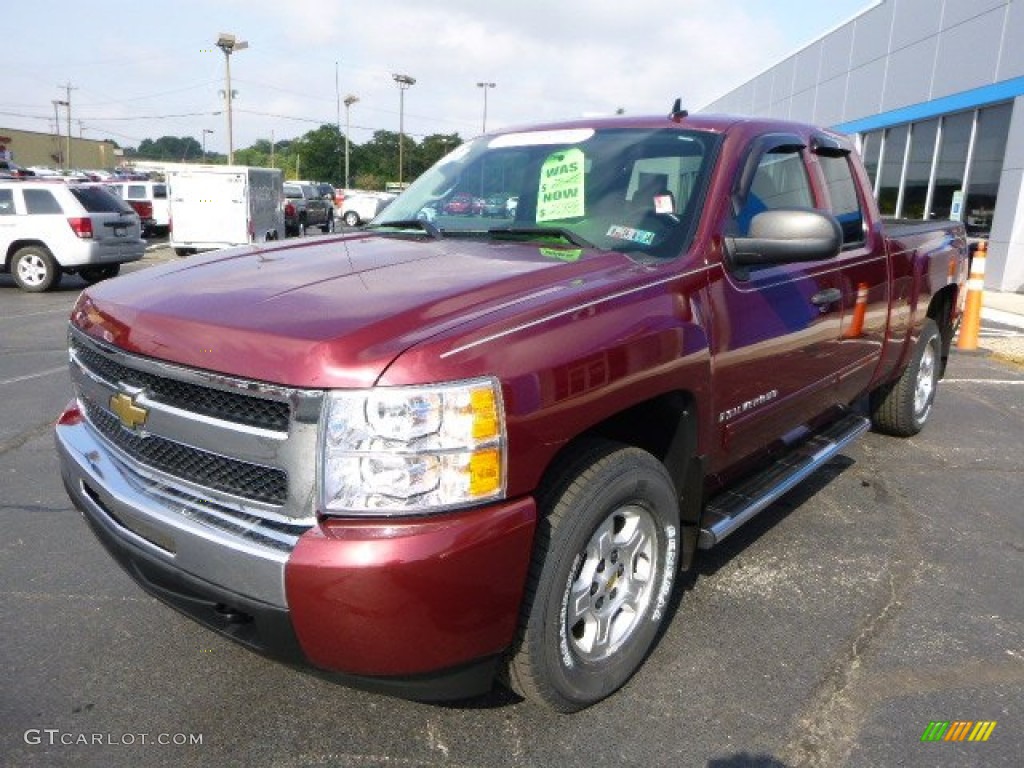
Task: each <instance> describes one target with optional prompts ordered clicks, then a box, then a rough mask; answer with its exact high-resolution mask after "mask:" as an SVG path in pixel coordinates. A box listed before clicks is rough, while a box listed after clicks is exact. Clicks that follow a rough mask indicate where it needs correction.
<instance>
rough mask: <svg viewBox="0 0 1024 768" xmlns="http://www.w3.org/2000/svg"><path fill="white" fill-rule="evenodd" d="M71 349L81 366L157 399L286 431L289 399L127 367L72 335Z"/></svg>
mask: <svg viewBox="0 0 1024 768" xmlns="http://www.w3.org/2000/svg"><path fill="white" fill-rule="evenodd" d="M71 350H72V352H73V353H74V354H75V355H76V356H77V357H78V359H79V361H81V363H82V365H83V366H85V367H86V368H87V369H89V370H90V371H91V372H92V373H94V374H95V375H97V376H99V377H100V378H101V379H104V380H106V381H108V382H111V383H122V384H127V385H129V386H132V387H137V388H139V389H145V390H146V392H147V393H148V395H149V397H150V398H152V399H153V400H155V401H157V402H161V403H166V404H167V405H171V406H174V407H176V408H182V409H185V410H188V411H193V412H195V413H200V414H202V415H204V416H211V417H213V418H215V419H223V420H224V421H230V422H233V423H235V424H245V425H248V426H251V427H259V428H261V429H270V430H275V431H279V432H287V431H288V416H289V408H288V403H285V402H281V401H278V400H264V399H262V398H259V397H252V396H250V395H245V394H238V393H234V392H224V391H222V390H218V389H211V388H210V387H204V386H200V385H197V384H190V383H188V382H185V381H177V380H175V379H168V378H163V377H160V376H155V375H153V374H150V373H146V372H145V371H140V370H137V369H134V368H129V367H128V366H125V365H122V364H120V363H118V362H116V361H114V360H111V359H110V358H108V357H105V356H104V355H102V354H101V353H99V352H97V351H96V350H94V349H92V348H91V347H88V346H86V345H85V343H83V342H81V341H79V340H78V339H77V338H75V337H72V338H71Z"/></svg>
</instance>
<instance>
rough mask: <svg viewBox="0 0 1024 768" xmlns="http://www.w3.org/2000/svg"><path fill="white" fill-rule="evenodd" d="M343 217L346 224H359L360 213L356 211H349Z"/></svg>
mask: <svg viewBox="0 0 1024 768" xmlns="http://www.w3.org/2000/svg"><path fill="white" fill-rule="evenodd" d="M342 218H343V219H345V224H346V225H348V226H350V227H358V226H359V214H358V213H356V212H355V211H349V212H348V213H346V214H345V215H344V216H343V217H342Z"/></svg>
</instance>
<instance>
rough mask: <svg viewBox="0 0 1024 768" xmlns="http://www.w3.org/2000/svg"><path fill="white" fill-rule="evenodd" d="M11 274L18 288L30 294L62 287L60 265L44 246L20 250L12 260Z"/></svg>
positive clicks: (33, 246) (31, 246)
mask: <svg viewBox="0 0 1024 768" xmlns="http://www.w3.org/2000/svg"><path fill="white" fill-rule="evenodd" d="M11 273H12V274H13V276H14V282H15V283H16V284H17V286H18V287H19V288H21V290H23V291H28V292H30V293H42V292H43V291H48V290H50V289H51V288H56V287H57V286H58V285H60V278H61V270H60V265H59V264H58V263H57V260H56V259H54V258H53V254H52V253H50V251H49V250H48V249H47V248H46V247H45V246H42V245H29V246H26V247H24V248H21V249H19V250H18V251H17V252H16V253H15V254H14V258H13V259H12V260H11Z"/></svg>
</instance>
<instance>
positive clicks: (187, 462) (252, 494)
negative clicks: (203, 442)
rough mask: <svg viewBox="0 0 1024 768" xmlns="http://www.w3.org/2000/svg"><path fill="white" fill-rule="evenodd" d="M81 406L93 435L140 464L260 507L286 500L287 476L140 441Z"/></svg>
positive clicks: (99, 411) (159, 441)
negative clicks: (257, 504) (257, 502)
mask: <svg viewBox="0 0 1024 768" xmlns="http://www.w3.org/2000/svg"><path fill="white" fill-rule="evenodd" d="M84 405H85V415H86V416H87V417H88V419H89V421H90V422H92V425H93V426H94V427H96V429H97V431H98V432H99V433H100V434H101V435H103V436H104V437H105V438H107V440H109V441H110V442H111V443H113V444H114V445H115V446H117V447H118V448H120V449H121V450H122V451H123V452H124V453H126V454H128V455H129V456H130V457H131V458H133V459H135V460H136V461H138V462H139V463H140V464H144V465H146V466H147V467H149V468H151V469H157V470H160V471H161V472H166V473H167V474H168V475H172V476H173V477H178V478H181V479H182V480H185V481H187V482H190V483H193V484H195V485H199V486H203V487H205V488H212V489H214V490H217V491H222V492H224V493H230V494H232V495H234V496H241V497H242V498H244V499H252V500H253V501H260V502H263V503H264V504H273V505H275V506H280V505H282V504H284V503H285V501H286V500H287V498H288V475H287V474H286V473H285V472H284V471H283V470H280V469H274V468H271V467H262V466H259V465H258V464H250V463H248V462H244V461H236V460H235V459H229V458H225V457H224V456H217V455H216V454H213V453H209V452H208V451H203V450H201V449H199V448H193V447H191V446H187V445H181V444H179V443H174V442H171V441H170V440H165V439H164V438H162V437H158V436H156V435H146V436H145V437H143V436H140V435H138V434H136V433H134V432H130V431H128V430H127V429H125V428H124V427H122V426H121V424H120V423H119V422H118V420H117V417H115V416H113V415H111V414H110V413H108V412H107V411H106V410H105V409H104V408H102V407H99V406H97V404H96V403H93V402H90V401H88V400H86V401H85V403H84Z"/></svg>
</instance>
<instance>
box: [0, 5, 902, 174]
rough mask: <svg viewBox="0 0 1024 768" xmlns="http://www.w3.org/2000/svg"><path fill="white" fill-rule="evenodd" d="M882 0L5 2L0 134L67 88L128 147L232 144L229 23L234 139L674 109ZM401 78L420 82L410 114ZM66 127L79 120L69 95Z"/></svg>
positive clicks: (441, 128) (93, 132) (24, 126)
mask: <svg viewBox="0 0 1024 768" xmlns="http://www.w3.org/2000/svg"><path fill="white" fill-rule="evenodd" d="M888 1H891V0H888ZM875 2H876V0H829V2H821V0H771V2H764V0H671V1H670V0H628V2H627V1H626V0H510V1H508V2H487V0H434V2H430V1H429V0H360V2H352V0H162V2H153V0H141V2H140V0H131V1H130V2H129V1H122V0H96V1H95V2H92V3H88V4H86V3H81V2H78V1H77V0H35V2H10V3H5V5H6V8H5V10H4V12H3V18H4V28H5V30H6V33H5V35H4V44H3V46H2V47H0V73H2V74H0V128H3V127H7V128H17V129H21V130H31V131H39V132H44V133H52V132H53V130H54V105H53V101H54V100H62V101H68V100H69V101H70V103H71V118H72V125H71V128H72V134H73V135H75V136H83V137H85V138H90V139H107V138H109V139H113V140H114V141H116V142H117V143H118V144H119V145H120V146H122V147H124V146H129V147H135V146H138V144H139V142H140V141H141V140H143V139H146V138H150V139H156V138H159V137H161V136H192V137H194V138H195V139H196V140H197V141H200V142H202V141H203V140H205V143H206V146H207V148H208V149H209V150H210V151H215V152H221V153H226V152H227V144H228V140H227V135H228V130H227V115H226V111H225V100H224V97H223V93H224V90H225V56H224V54H223V53H222V52H221V50H220V49H218V48H217V47H216V46H215V42H216V40H217V37H218V35H219V34H220V33H230V34H234V35H235V36H236V37H237V38H238V39H239V40H245V41H246V42H248V44H249V47H248V48H247V49H245V50H242V51H238V52H236V53H234V54H233V55H232V56H231V79H232V83H231V84H232V90H234V91H236V92H237V96H236V98H235V100H234V102H233V106H234V109H233V124H234V125H233V136H234V145H235V148H236V149H239V148H242V147H248V146H251V145H252V144H253V143H254V142H255V141H257V140H260V139H267V140H274V141H281V140H286V139H294V138H298V137H299V136H301V135H303V134H305V133H306V132H308V131H310V130H314V129H316V128H317V127H319V126H320V125H322V124H324V123H331V124H335V123H336V124H338V125H339V126H340V127H341V129H342V130H343V131H344V130H345V127H346V114H345V113H346V110H345V107H344V105H343V104H342V103H341V101H342V100H343V99H344V98H345V97H346V96H348V95H353V96H356V97H357V98H358V99H359V101H358V102H356V103H354V104H353V105H352V106H351V108H350V110H349V112H348V118H347V119H348V124H349V125H350V127H351V132H350V136H351V139H352V141H354V142H356V143H363V142H365V141H367V140H368V139H370V138H371V137H372V135H373V132H374V131H376V130H389V131H395V132H397V131H398V130H399V122H400V111H401V113H402V115H403V119H402V122H403V127H404V130H405V132H406V133H407V134H409V135H411V136H413V137H414V138H416V139H417V140H419V139H421V138H422V137H423V136H425V135H429V134H435V133H458V134H459V135H460V136H461V137H462V138H464V139H467V138H470V137H472V136H475V135H477V134H479V133H480V132H481V130H482V128H483V119H484V100H485V94H486V106H487V118H486V119H487V128H488V129H489V130H494V129H497V128H502V127H506V126H512V125H523V124H528V123H531V122H539V121H547V120H559V119H572V118H576V117H581V116H595V115H602V114H614V113H615V112H616V110H619V109H621V110H624V111H625V112H626V113H628V114H667V113H668V111H669V109H670V107H671V105H672V102H673V100H674V99H675V98H676V97H677V96H678V97H680V98H681V99H682V103H683V106H684V108H689V109H691V110H696V109H699V108H700V107H702V106H704V105H706V104H708V103H709V102H711V101H713V100H715V99H716V98H718V97H719V96H721V95H723V94H725V93H727V92H728V91H729V90H731V89H732V88H734V87H736V86H738V85H741V84H742V83H744V82H746V81H747V80H750V79H751V78H753V77H754V76H755V75H757V74H759V73H760V72H762V71H764V70H765V69H767V68H768V67H770V66H772V65H773V64H775V63H777V62H778V61H780V60H781V59H783V58H784V57H786V56H788V55H789V54H791V53H793V52H795V51H796V50H798V49H799V48H801V47H803V46H804V45H806V44H808V43H810V42H812V41H813V40H815V39H816V38H818V37H820V36H821V35H822V34H824V33H825V32H827V31H829V30H831V29H832V28H834V27H836V26H837V25H839V24H841V23H843V22H845V21H847V20H849V19H850V18H852V17H853V16H855V15H856V14H858V13H860V12H862V11H863V10H865V9H867V8H869V7H871V6H872V5H874V4H875ZM85 9H88V10H85ZM396 73H398V74H404V75H409V76H411V77H413V78H415V80H416V83H415V84H414V85H412V86H411V87H410V88H408V89H407V90H406V91H405V92H404V108H403V109H401V110H400V94H399V89H398V86H397V85H396V83H395V82H394V80H393V78H392V76H393V75H394V74H396ZM481 82H484V83H494V84H495V85H494V87H493V88H481V87H479V86H478V85H477V84H478V83H481ZM65 86H70V91H69V90H66V89H65ZM69 96H70V99H69V98H68V97H69ZM60 121H61V131H66V111H65V108H64V107H60ZM204 129H205V131H204ZM15 160H17V158H15Z"/></svg>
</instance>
